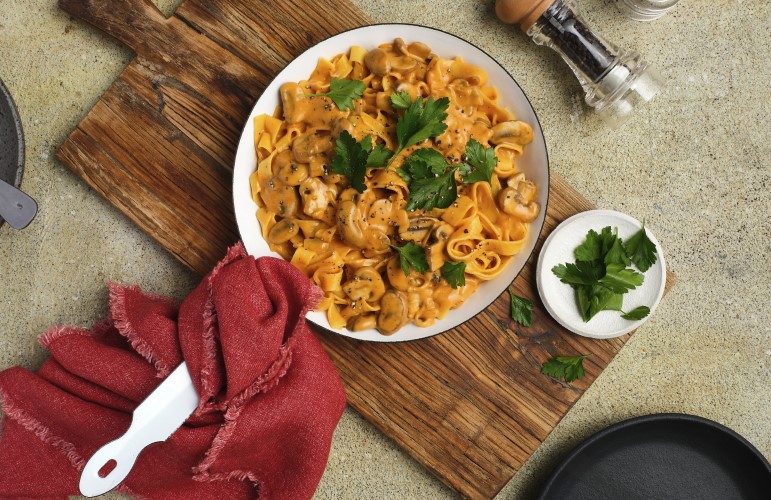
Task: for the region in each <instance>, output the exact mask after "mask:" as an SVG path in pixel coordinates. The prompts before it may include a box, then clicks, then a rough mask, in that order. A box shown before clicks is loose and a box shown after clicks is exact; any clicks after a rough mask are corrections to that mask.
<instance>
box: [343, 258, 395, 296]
mask: <svg viewBox="0 0 771 500" xmlns="http://www.w3.org/2000/svg"><path fill="white" fill-rule="evenodd" d="M343 291H344V292H345V294H346V295H347V296H348V297H349V298H350V299H351V300H361V299H364V300H366V301H367V302H375V301H378V300H380V298H381V297H382V296H383V294H384V293H385V283H384V282H383V278H382V277H381V276H380V273H379V272H378V271H377V270H376V269H375V268H373V267H369V266H364V267H360V268H359V269H357V270H356V272H355V273H354V274H353V277H352V278H351V279H349V280H348V281H347V282H346V283H345V284H344V285H343Z"/></svg>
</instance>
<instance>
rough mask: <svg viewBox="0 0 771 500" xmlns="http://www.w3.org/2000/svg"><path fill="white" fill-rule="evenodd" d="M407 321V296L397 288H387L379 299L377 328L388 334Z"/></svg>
mask: <svg viewBox="0 0 771 500" xmlns="http://www.w3.org/2000/svg"><path fill="white" fill-rule="evenodd" d="M406 323H407V297H406V296H405V295H404V293H403V292H400V291H398V290H388V291H387V292H386V293H385V294H384V295H383V298H382V299H380V314H378V316H377V329H378V330H379V331H380V333H382V334H383V335H390V334H392V333H394V332H395V331H396V330H398V329H399V328H401V327H402V326H404V325H405V324H406Z"/></svg>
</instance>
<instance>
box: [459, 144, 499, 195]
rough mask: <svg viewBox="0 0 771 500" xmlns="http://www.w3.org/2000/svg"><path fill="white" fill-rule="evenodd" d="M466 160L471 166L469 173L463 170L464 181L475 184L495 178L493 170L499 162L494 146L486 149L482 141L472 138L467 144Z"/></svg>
mask: <svg viewBox="0 0 771 500" xmlns="http://www.w3.org/2000/svg"><path fill="white" fill-rule="evenodd" d="M466 162H467V163H468V165H469V166H470V167H471V168H470V171H469V172H467V173H465V174H464V173H463V172H461V177H462V179H463V182H465V183H466V184H473V183H474V182H482V181H484V182H490V180H491V179H492V178H493V170H495V165H496V164H497V163H498V158H496V157H495V151H494V150H493V148H487V149H485V147H484V146H482V144H481V143H480V142H477V141H476V140H475V139H471V140H469V141H468V143H467V144H466Z"/></svg>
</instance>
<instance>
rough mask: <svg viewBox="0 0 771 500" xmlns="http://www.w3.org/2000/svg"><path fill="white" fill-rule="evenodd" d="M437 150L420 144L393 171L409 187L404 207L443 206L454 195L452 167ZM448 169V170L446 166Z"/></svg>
mask: <svg viewBox="0 0 771 500" xmlns="http://www.w3.org/2000/svg"><path fill="white" fill-rule="evenodd" d="M458 168H459V166H452V165H451V164H449V163H447V159H445V157H444V156H443V155H442V153H440V152H439V151H437V150H435V149H433V148H422V149H418V150H417V151H415V152H414V153H412V154H411V155H410V156H409V158H407V160H405V162H404V165H402V167H400V168H399V169H397V170H396V172H397V173H398V174H399V175H400V176H401V177H402V179H404V180H405V181H406V182H407V183H408V185H409V189H410V193H409V200H408V201H407V206H406V207H405V210H407V211H408V212H409V211H412V210H418V209H421V208H422V209H424V210H433V209H434V208H447V207H449V206H450V204H452V202H453V201H455V199H456V198H457V197H458V186H457V185H456V184H455V170H457V169H458ZM448 169H449V170H448Z"/></svg>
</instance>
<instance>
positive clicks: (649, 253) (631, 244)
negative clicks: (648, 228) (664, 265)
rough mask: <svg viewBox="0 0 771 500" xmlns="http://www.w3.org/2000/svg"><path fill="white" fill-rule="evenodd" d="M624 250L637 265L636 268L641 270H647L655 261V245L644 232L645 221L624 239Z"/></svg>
mask: <svg viewBox="0 0 771 500" xmlns="http://www.w3.org/2000/svg"><path fill="white" fill-rule="evenodd" d="M624 251H625V252H626V255H627V256H628V257H629V258H630V259H631V260H632V262H634V265H635V266H637V269H639V270H640V271H642V272H645V271H647V270H648V269H650V267H651V266H652V265H653V264H655V263H656V258H657V257H656V245H655V244H654V243H653V242H652V241H651V240H650V239H648V234H647V233H646V232H645V221H643V223H642V228H640V230H639V231H637V232H636V233H635V234H634V235H632V236H631V237H630V238H629V239H628V240H626V243H624Z"/></svg>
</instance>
